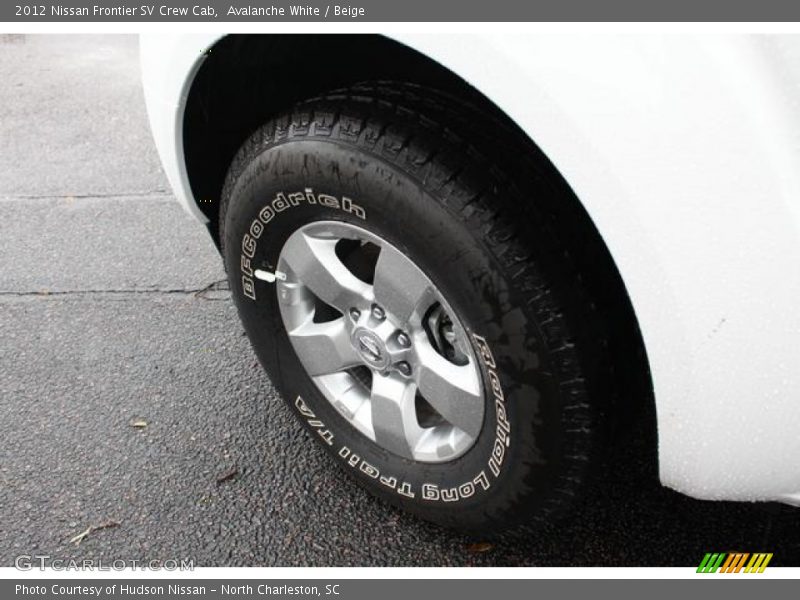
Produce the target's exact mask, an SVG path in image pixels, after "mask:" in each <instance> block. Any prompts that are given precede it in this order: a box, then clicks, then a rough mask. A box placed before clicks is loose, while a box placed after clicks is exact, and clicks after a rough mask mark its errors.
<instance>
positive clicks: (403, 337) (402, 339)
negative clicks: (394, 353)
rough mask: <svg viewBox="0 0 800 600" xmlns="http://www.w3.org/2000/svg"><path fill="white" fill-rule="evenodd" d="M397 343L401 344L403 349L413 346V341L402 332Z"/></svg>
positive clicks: (398, 335)
mask: <svg viewBox="0 0 800 600" xmlns="http://www.w3.org/2000/svg"><path fill="white" fill-rule="evenodd" d="M397 343H398V344H400V345H401V346H402V347H403V348H408V347H409V346H410V345H411V340H410V339H409V337H408V336H407V335H406V334H405V333H403V332H402V331H401V332H400V333H398V334H397Z"/></svg>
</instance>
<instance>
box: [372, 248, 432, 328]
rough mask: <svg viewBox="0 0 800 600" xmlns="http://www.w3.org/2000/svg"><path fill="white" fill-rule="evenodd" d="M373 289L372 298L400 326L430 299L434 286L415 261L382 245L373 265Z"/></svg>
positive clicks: (422, 308)
mask: <svg viewBox="0 0 800 600" xmlns="http://www.w3.org/2000/svg"><path fill="white" fill-rule="evenodd" d="M374 292H375V301H376V302H377V303H378V304H380V305H381V306H382V307H383V308H384V309H385V310H386V311H387V312H388V313H390V314H392V315H393V316H394V318H395V319H396V320H397V321H398V323H400V324H401V325H405V324H406V323H408V321H409V319H410V318H411V316H412V315H413V314H414V313H415V311H419V312H420V313H421V312H422V311H424V309H425V308H426V306H425V305H426V304H429V303H430V302H432V301H433V300H432V298H433V286H432V285H431V283H430V281H429V280H428V278H427V277H425V275H424V274H423V272H422V271H420V270H419V268H417V267H416V266H415V265H414V263H412V262H411V261H410V260H409V259H407V258H406V257H405V256H403V255H402V254H401V253H400V252H398V251H397V250H395V249H394V248H391V247H388V246H382V247H381V253H380V255H379V256H378V262H377V263H376V265H375V280H374ZM429 301H430V302H429ZM419 316H420V318H421V314H420V315H419Z"/></svg>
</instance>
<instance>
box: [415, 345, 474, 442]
mask: <svg viewBox="0 0 800 600" xmlns="http://www.w3.org/2000/svg"><path fill="white" fill-rule="evenodd" d="M419 337H421V336H419ZM419 337H418V339H417V341H416V343H415V348H416V351H417V357H418V359H419V367H418V368H417V370H416V381H417V385H418V386H419V391H420V393H421V394H422V396H423V397H424V398H425V400H427V401H428V403H429V404H430V405H431V406H433V408H435V409H436V410H437V412H438V413H439V414H440V415H442V417H444V419H445V420H447V421H448V422H450V423H451V424H453V425H455V426H456V427H458V428H459V429H461V430H462V431H463V432H465V433H466V434H467V435H469V436H471V437H472V438H477V437H478V434H479V433H480V430H481V427H482V426H483V399H482V395H481V382H480V378H479V376H478V373H477V371H476V369H475V367H474V365H472V364H467V365H464V366H459V365H456V364H453V363H451V362H450V361H449V360H447V359H446V358H444V357H443V356H442V355H441V354H439V353H438V352H437V351H436V349H435V348H434V347H433V346H431V344H430V342H428V341H427V340H422V339H419Z"/></svg>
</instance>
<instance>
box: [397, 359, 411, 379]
mask: <svg viewBox="0 0 800 600" xmlns="http://www.w3.org/2000/svg"><path fill="white" fill-rule="evenodd" d="M395 367H396V368H397V370H398V371H399V372H400V374H401V375H405V376H406V377H408V376H409V375H411V365H410V364H408V363H407V362H405V361H403V362H399V363H397V364H396V365H395Z"/></svg>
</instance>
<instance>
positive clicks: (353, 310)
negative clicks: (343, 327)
mask: <svg viewBox="0 0 800 600" xmlns="http://www.w3.org/2000/svg"><path fill="white" fill-rule="evenodd" d="M360 317H361V311H360V310H358V309H357V308H351V309H350V318H351V319H353V321H358V319H359V318H360Z"/></svg>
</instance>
